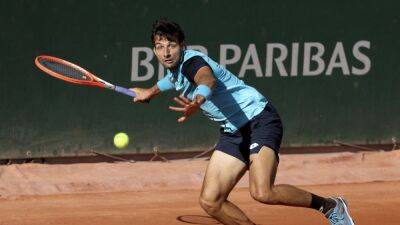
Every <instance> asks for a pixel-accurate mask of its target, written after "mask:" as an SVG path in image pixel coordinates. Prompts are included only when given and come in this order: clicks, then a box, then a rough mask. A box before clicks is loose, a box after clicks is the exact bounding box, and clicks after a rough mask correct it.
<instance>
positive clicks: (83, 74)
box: [35, 55, 136, 97]
mask: <svg viewBox="0 0 400 225" xmlns="http://www.w3.org/2000/svg"><path fill="white" fill-rule="evenodd" d="M35 64H36V66H37V67H39V69H41V70H43V71H44V72H45V73H47V74H49V75H51V76H53V77H56V78H58V79H61V80H63V81H66V82H69V83H73V84H80V85H85V86H95V87H101V88H107V89H111V90H114V91H117V92H119V93H122V94H125V95H128V96H131V97H136V93H135V92H133V91H131V90H129V89H126V88H123V87H120V86H117V85H113V84H110V83H108V82H106V81H104V80H102V79H100V78H98V77H97V76H95V75H93V74H92V73H90V72H89V71H87V70H85V69H83V68H82V67H80V66H77V65H75V64H73V63H70V62H68V61H65V60H63V59H59V58H56V57H53V56H46V55H41V56H38V57H36V59H35Z"/></svg>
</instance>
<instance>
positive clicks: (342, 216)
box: [325, 197, 354, 225]
mask: <svg viewBox="0 0 400 225" xmlns="http://www.w3.org/2000/svg"><path fill="white" fill-rule="evenodd" d="M332 199H333V200H335V202H336V206H335V208H333V209H331V210H329V211H328V212H327V213H326V214H325V217H326V218H328V220H329V223H330V224H331V225H354V222H353V219H352V218H351V217H350V214H349V209H348V206H347V202H346V200H344V199H343V198H341V197H335V198H332Z"/></svg>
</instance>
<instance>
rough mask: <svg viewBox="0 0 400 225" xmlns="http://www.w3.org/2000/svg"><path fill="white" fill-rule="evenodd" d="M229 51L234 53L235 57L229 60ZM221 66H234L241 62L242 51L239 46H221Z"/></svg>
mask: <svg viewBox="0 0 400 225" xmlns="http://www.w3.org/2000/svg"><path fill="white" fill-rule="evenodd" d="M228 50H232V51H233V57H232V58H231V59H228V58H227V57H228V56H227V55H228V53H227V52H228ZM219 52H220V54H219V64H220V65H221V66H224V67H225V66H226V65H232V64H235V63H237V62H239V59H240V55H241V54H242V50H241V49H240V47H239V46H237V45H232V44H227V45H220V46H219Z"/></svg>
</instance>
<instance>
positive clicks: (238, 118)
mask: <svg viewBox="0 0 400 225" xmlns="http://www.w3.org/2000/svg"><path fill="white" fill-rule="evenodd" d="M194 56H200V57H202V58H203V59H204V60H205V61H206V62H207V63H208V65H209V66H210V67H211V69H212V71H213V73H214V77H215V80H216V86H215V88H214V89H213V91H212V95H211V96H210V98H209V99H208V100H206V101H205V102H204V103H203V104H202V105H201V106H200V108H201V109H202V110H203V112H204V114H205V115H206V116H208V117H209V118H210V119H211V120H213V121H217V122H218V123H219V124H220V126H221V127H222V128H223V130H224V132H228V133H234V132H235V131H237V130H238V129H239V128H241V127H242V126H243V125H245V124H246V123H247V122H248V121H249V120H251V119H252V118H254V117H255V116H256V115H258V114H259V113H261V111H262V110H263V109H264V107H265V106H266V105H267V103H268V100H267V99H266V98H265V97H264V96H263V95H262V94H260V93H259V92H258V91H257V90H256V89H255V88H253V87H250V86H248V85H246V84H245V83H244V82H243V81H242V80H240V79H239V78H237V77H236V76H235V75H233V74H232V73H231V72H229V71H228V70H227V69H225V68H224V67H222V66H220V65H219V64H218V63H216V62H215V61H214V60H212V59H211V58H210V57H208V56H207V55H205V54H203V53H201V52H198V51H194V50H185V51H183V60H182V61H181V63H180V65H179V69H177V70H176V71H170V70H167V74H166V75H165V77H164V78H163V79H161V80H160V81H158V83H157V85H158V86H159V87H160V83H161V82H164V84H166V82H168V85H167V86H168V88H165V85H163V90H162V91H165V90H168V89H174V88H175V89H176V90H177V91H179V92H181V93H182V94H183V95H184V96H185V97H187V98H188V99H190V100H193V98H194V97H195V96H193V92H194V90H195V89H196V87H197V85H196V84H195V83H193V82H190V81H189V80H188V79H187V78H186V77H185V75H183V74H182V66H183V64H184V62H186V61H187V60H188V59H190V58H192V57H194ZM160 90H161V88H160Z"/></svg>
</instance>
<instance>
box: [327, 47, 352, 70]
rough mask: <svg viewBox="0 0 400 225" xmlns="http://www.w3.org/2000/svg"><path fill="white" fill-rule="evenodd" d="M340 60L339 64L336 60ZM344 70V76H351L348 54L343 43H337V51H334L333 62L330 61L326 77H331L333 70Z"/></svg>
mask: <svg viewBox="0 0 400 225" xmlns="http://www.w3.org/2000/svg"><path fill="white" fill-rule="evenodd" d="M337 58H339V62H337V61H336V59H337ZM335 67H336V68H342V72H343V74H344V75H350V71H349V65H347V60H346V54H345V53H344V48H343V44H342V42H338V43H336V46H335V50H333V53H332V57H331V60H330V61H329V64H328V68H327V69H326V73H325V74H326V75H331V74H332V70H333V68H335Z"/></svg>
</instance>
